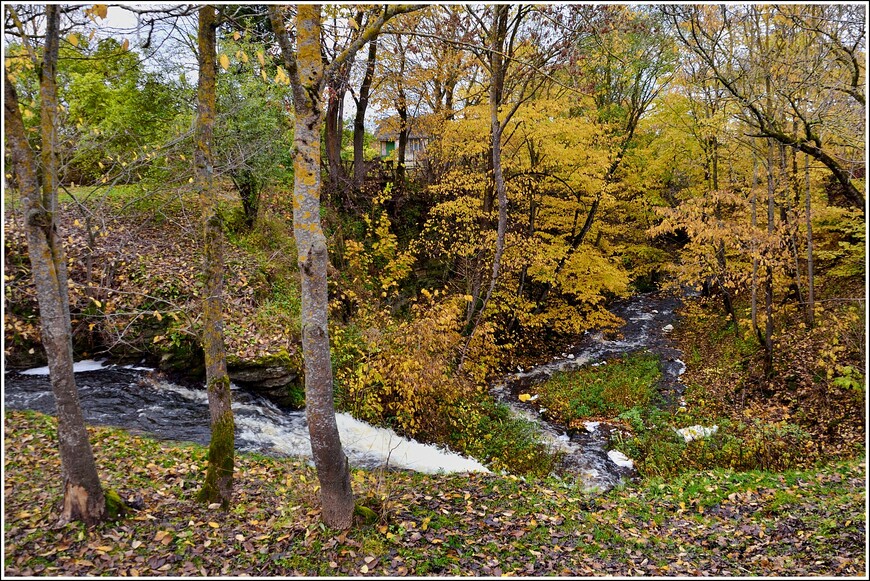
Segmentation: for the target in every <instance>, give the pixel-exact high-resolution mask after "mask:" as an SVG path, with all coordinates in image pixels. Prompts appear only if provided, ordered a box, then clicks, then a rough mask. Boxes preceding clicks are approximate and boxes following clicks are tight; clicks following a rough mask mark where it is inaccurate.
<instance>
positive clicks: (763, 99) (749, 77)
mask: <svg viewBox="0 0 870 581" xmlns="http://www.w3.org/2000/svg"><path fill="white" fill-rule="evenodd" d="M662 10H663V12H664V13H665V14H667V15H668V16H669V17H670V18H671V20H672V22H673V23H674V30H675V31H676V33H677V35H678V37H679V39H680V41H681V42H682V43H683V44H684V45H685V46H686V47H687V48H689V49H690V50H692V51H694V52H695V53H696V54H697V55H698V56H699V57H700V58H701V59H702V60H703V61H704V62H705V63H707V64H708V65H709V66H710V68H711V70H712V72H713V74H714V75H715V77H716V78H717V80H718V81H719V82H720V83H721V84H722V86H723V87H725V88H726V89H727V90H728V92H729V93H731V94H732V95H733V96H734V97H735V98H736V99H737V101H738V102H739V103H740V105H741V106H742V107H743V114H742V115H741V117H742V118H743V120H744V121H745V122H746V123H747V124H748V125H749V126H750V127H752V128H753V129H754V130H755V134H756V135H757V136H758V137H764V138H771V139H773V140H775V141H777V142H779V143H782V144H783V145H786V146H788V147H792V148H795V149H798V150H800V151H802V152H803V153H805V154H807V155H810V156H811V157H813V158H814V159H816V160H818V161H819V162H821V163H822V164H824V165H825V167H827V168H828V170H830V172H831V173H832V174H833V176H834V178H835V179H836V180H837V182H838V183H839V184H840V186H841V188H842V192H843V196H844V197H845V199H846V200H847V201H848V202H849V204H851V205H852V206H854V207H857V208H861V209H862V210H864V193H863V192H862V191H861V189H859V184H858V183H856V181H855V179H854V178H855V175H854V172H853V169H852V168H850V167H849V165H850V164H847V163H845V162H844V161H843V159H844V157H845V158H846V159H848V158H849V157H850V156H849V155H846V156H844V155H843V152H848V151H858V150H859V149H860V147H861V144H863V133H861V134H860V135H852V136H848V135H846V134H847V133H849V132H850V131H852V130H854V129H855V127H854V126H858V127H862V126H863V123H861V122H860V119H858V118H853V119H854V122H853V123H852V125H853V127H849V123H844V122H843V120H844V118H848V117H850V110H851V109H850V108H846V107H843V106H842V104H841V103H840V102H839V100H838V99H837V98H836V95H837V93H838V92H839V93H842V94H843V95H846V96H847V97H848V98H849V99H851V100H854V101H856V102H858V103H859V104H861V105H863V102H864V92H863V89H862V88H861V83H860V79H861V78H862V77H864V75H866V72H865V71H863V70H862V69H863V67H862V66H861V60H859V59H857V58H855V57H856V56H857V55H858V54H860V53H859V50H860V47H861V46H862V43H863V42H864V39H865V29H864V23H863V18H860V17H859V18H853V19H850V18H841V14H840V13H839V11H838V10H837V9H836V7H827V6H826V7H802V9H791V8H789V9H786V10H784V11H782V12H781V11H779V10H778V9H777V8H776V7H775V6H765V7H763V9H762V10H758V9H756V8H755V7H742V6H725V5H722V6H688V5H686V6H666V7H662ZM761 20H765V21H766V22H768V23H769V26H770V37H771V38H770V43H771V51H758V50H752V49H751V47H750V46H749V44H750V43H751V42H752V38H753V37H754V36H756V35H757V32H758V30H757V29H758V26H759V22H760V21H761ZM803 26H806V32H807V33H813V34H816V35H817V42H815V43H814V50H816V51H817V52H816V56H815V58H814V59H813V64H812V66H811V67H808V66H807V65H806V63H804V64H800V65H799V64H797V61H796V58H803V56H802V55H801V56H800V57H797V56H796V55H795V54H789V53H788V51H787V50H786V49H787V47H788V44H789V41H788V38H789V37H791V36H793V32H794V28H795V27H803ZM795 68H798V69H801V68H805V69H806V71H805V72H804V73H802V75H801V77H800V78H799V79H797V82H796V81H795V78H794V74H793V72H794V69H795ZM759 71H764V73H765V74H766V76H765V81H764V83H761V84H760V83H758V82H757V79H758V77H759V75H758V74H757V73H758V72H759ZM768 83H769V88H770V89H771V91H772V93H765V90H766V88H767V84H768ZM831 89H834V90H831ZM771 95H772V96H775V97H776V98H775V99H772V98H771V99H768V98H767V97H768V96H771ZM782 111H787V112H788V114H789V115H791V116H792V117H793V118H795V119H797V120H798V121H799V128H800V132H799V133H798V134H794V133H792V131H791V130H790V126H791V122H790V120H789V119H785V120H784V119H783V116H782V114H781V112H782ZM829 128H836V129H835V131H826V130H827V129H829Z"/></svg>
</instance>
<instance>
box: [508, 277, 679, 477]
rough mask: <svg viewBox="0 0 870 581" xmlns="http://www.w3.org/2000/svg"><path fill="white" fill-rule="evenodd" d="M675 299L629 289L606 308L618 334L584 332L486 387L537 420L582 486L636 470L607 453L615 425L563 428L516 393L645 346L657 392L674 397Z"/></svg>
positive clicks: (676, 396) (676, 368) (676, 390)
mask: <svg viewBox="0 0 870 581" xmlns="http://www.w3.org/2000/svg"><path fill="white" fill-rule="evenodd" d="M680 304H681V302H680V300H679V299H678V298H675V297H669V296H665V295H661V294H656V293H651V294H640V295H634V296H632V297H631V298H629V299H627V300H625V301H622V302H620V303H617V304H616V305H615V306H614V307H613V308H611V312H613V313H614V314H616V315H618V316H619V317H620V318H622V319H623V320H625V324H624V325H623V326H622V327H621V328H620V329H619V331H618V335H620V337H619V338H617V339H607V338H605V337H604V336H603V335H602V334H601V333H586V334H585V335H584V336H583V337H582V339H581V340H580V341H579V342H578V343H577V344H576V345H574V346H573V347H571V348H570V349H568V350H566V351H565V352H564V353H563V354H561V356H558V357H556V358H554V359H553V360H552V361H550V362H548V363H545V364H543V365H538V366H536V367H534V368H533V369H530V370H527V371H526V370H521V371H518V372H517V373H515V374H513V375H511V376H509V377H507V378H505V379H504V381H502V382H501V383H499V384H498V385H495V386H494V387H493V388H492V389H491V393H492V394H493V395H494V396H495V397H496V398H497V399H499V400H500V401H502V402H504V403H506V404H508V405H509V406H510V407H511V408H512V410H513V411H514V413H516V414H518V415H520V416H522V417H525V418H528V419H531V420H533V421H535V422H536V423H538V424H539V425H540V427H541V429H542V431H543V432H544V434H545V436H546V437H547V438H548V439H549V441H550V442H551V444H552V445H553V447H554V448H556V449H559V450H562V451H564V452H565V459H564V461H563V470H564V471H565V472H567V473H571V474H576V475H577V478H578V479H579V480H581V481H582V483H583V486H584V487H585V488H587V489H594V488H598V489H599V490H609V489H610V488H613V487H614V486H616V485H617V484H619V483H620V482H624V481H625V480H627V479H630V478H633V477H635V476H636V475H637V473H636V471H635V470H634V468H633V467H629V466H625V465H620V464H622V463H624V464H627V463H628V462H625V460H627V459H625V458H624V457H620V455H618V454H617V453H615V452H610V453H608V452H609V450H608V448H609V443H610V440H611V437H612V436H613V434H614V431H615V430H617V429H618V428H617V427H616V426H614V425H610V424H608V423H607V422H595V423H590V424H587V429H586V430H585V431H579V432H578V431H568V430H566V428H565V427H564V426H559V425H556V424H554V423H552V422H550V421H548V420H547V419H546V416H545V415H544V416H542V415H541V414H540V413H538V411H537V409H536V407H535V406H534V405H532V404H530V403H525V402H521V401H519V399H518V396H519V394H520V393H522V392H527V391H529V388H530V387H532V386H534V385H535V384H537V383H541V382H543V381H546V380H547V379H549V378H550V377H552V375H553V374H554V373H556V372H561V371H573V370H577V369H580V368H581V367H585V366H588V365H602V364H603V365H606V361H607V360H608V359H612V358H615V357H620V356H623V355H626V354H628V353H633V352H636V351H641V350H648V351H650V352H652V353H654V354H656V355H658V356H659V358H660V364H661V368H662V379H661V381H660V382H659V386H658V390H659V393H660V394H661V395H662V397H663V398H664V400H665V401H666V402H674V401H677V400H678V399H679V398H680V397H681V395H682V392H683V390H684V386H683V385H682V384H681V383H680V381H679V377H680V375H682V373H683V372H684V371H685V365H684V364H683V362H682V361H680V357H681V356H682V353H681V352H680V351H678V350H677V349H674V348H672V347H671V346H670V345H669V342H668V340H667V334H668V331H667V326H668V325H671V326H672V325H673V324H674V322H675V321H676V318H677V317H676V314H675V310H676V309H677V308H678V307H679V306H680ZM614 460H616V461H614Z"/></svg>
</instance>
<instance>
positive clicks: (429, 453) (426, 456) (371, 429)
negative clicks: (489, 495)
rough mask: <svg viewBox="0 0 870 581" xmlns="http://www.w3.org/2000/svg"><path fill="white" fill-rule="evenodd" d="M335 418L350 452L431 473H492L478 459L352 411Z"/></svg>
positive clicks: (342, 439) (395, 465) (342, 438)
mask: <svg viewBox="0 0 870 581" xmlns="http://www.w3.org/2000/svg"><path fill="white" fill-rule="evenodd" d="M335 419H336V422H337V423H338V431H339V433H340V434H341V442H342V444H343V445H344V447H345V449H347V451H348V452H349V453H357V454H360V455H362V456H364V457H365V456H371V455H374V456H378V457H382V458H384V459H386V460H387V461H388V462H389V465H390V466H394V467H397V468H407V469H410V470H415V471H417V472H425V473H428V474H434V473H437V472H489V470H487V469H486V467H485V466H483V465H482V464H481V463H480V462H478V461H477V460H473V459H471V458H466V457H464V456H460V455H459V454H456V453H455V452H449V451H445V450H441V449H439V448H437V447H435V446H430V445H427V444H421V443H420V442H416V441H414V440H409V439H407V438H403V437H401V436H399V435H398V434H396V433H395V432H393V431H392V430H387V429H385V428H378V427H375V426H371V425H369V424H367V423H365V422H361V421H359V420H357V419H356V418H354V417H353V416H350V415H348V414H336V418H335Z"/></svg>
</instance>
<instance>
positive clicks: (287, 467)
mask: <svg viewBox="0 0 870 581" xmlns="http://www.w3.org/2000/svg"><path fill="white" fill-rule="evenodd" d="M4 429H5V446H6V450H5V451H6V463H5V482H4V486H5V497H6V498H5V500H6V502H5V519H6V526H5V530H4V545H5V549H6V560H5V562H4V572H5V574H6V575H68V576H84V575H117V576H133V575H155V576H161V575H166V576H169V575H242V574H252V575H261V576H274V575H377V576H388V575H389V576H392V575H465V574H479V575H494V576H497V575H502V574H515V575H566V576H567V575H607V574H612V575H642V574H647V575H681V576H694V575H701V574H712V575H830V576H833V575H836V576H843V575H861V574H863V573H864V572H865V570H866V560H865V554H864V547H865V539H866V515H865V512H864V498H865V494H866V488H865V474H866V465H865V463H864V462H863V461H846V462H841V463H837V464H832V465H830V466H829V467H826V468H823V469H817V470H808V471H788V472H784V473H781V474H776V473H770V472H759V471H750V472H743V473H735V472H731V471H726V470H711V471H703V472H693V473H687V474H684V475H680V476H678V477H675V478H672V479H667V480H663V479H650V480H648V481H646V482H645V483H643V484H642V485H636V486H632V487H626V488H623V489H618V490H614V491H612V492H610V493H608V494H606V495H603V496H600V497H589V496H586V495H584V494H583V493H581V492H580V491H579V490H578V489H577V487H575V486H574V485H573V484H572V483H570V482H565V481H561V480H557V479H546V480H535V481H525V480H523V479H517V478H515V477H503V476H497V475H446V476H445V475H435V476H427V475H420V474H412V473H404V472H401V473H400V472H390V473H378V472H365V471H354V472H353V486H354V491H355V493H356V495H357V498H358V500H359V501H360V502H361V503H362V504H364V505H366V506H368V507H370V508H372V509H374V510H375V511H376V512H377V513H378V515H379V520H378V521H377V522H374V523H370V524H362V523H358V524H357V525H356V526H355V527H354V528H353V529H352V530H351V531H349V532H346V533H342V534H336V533H335V532H333V531H330V530H327V529H324V528H323V527H322V525H320V522H319V512H318V503H317V500H316V498H317V497H316V488H315V487H316V478H315V474H314V471H313V469H312V468H310V467H309V466H308V465H307V464H306V463H305V462H304V461H298V460H291V459H271V458H267V457H261V456H256V455H250V454H244V455H241V456H240V457H239V458H238V460H237V468H236V469H237V472H236V479H237V482H236V486H237V488H236V495H235V505H234V507H233V508H232V509H231V510H230V511H229V512H226V513H223V512H220V511H219V510H215V509H211V508H208V507H206V506H203V505H199V504H197V503H196V502H194V500H193V497H194V495H195V492H196V490H197V489H198V487H199V484H200V482H201V479H202V472H203V470H204V468H205V449H203V448H201V447H198V446H189V445H178V444H170V443H165V442H156V441H154V440H151V439H147V438H141V437H138V436H133V435H130V434H128V433H126V432H123V431H120V430H114V429H107V428H95V429H91V430H90V432H91V438H92V441H93V442H94V447H95V452H96V455H97V464H98V466H99V468H100V472H101V476H102V478H103V481H104V484H105V485H106V486H107V487H111V488H113V489H115V490H117V491H118V492H119V493H120V494H121V495H122V496H124V497H127V498H130V497H138V498H140V499H141V503H142V508H141V509H140V510H138V511H136V512H131V513H130V514H129V515H128V517H127V518H126V519H124V520H122V521H119V522H114V523H106V524H104V525H101V526H98V527H96V528H94V529H91V530H86V529H84V528H83V527H82V526H81V525H77V524H70V525H66V526H64V527H61V528H56V527H54V524H55V521H56V518H57V515H58V511H57V505H58V503H59V502H60V498H61V497H60V486H59V485H60V477H59V466H58V464H57V452H56V443H55V441H54V438H55V421H54V420H53V419H52V418H50V417H47V416H43V415H39V414H35V413H30V412H27V413H22V412H7V415H6V417H5V418H4Z"/></svg>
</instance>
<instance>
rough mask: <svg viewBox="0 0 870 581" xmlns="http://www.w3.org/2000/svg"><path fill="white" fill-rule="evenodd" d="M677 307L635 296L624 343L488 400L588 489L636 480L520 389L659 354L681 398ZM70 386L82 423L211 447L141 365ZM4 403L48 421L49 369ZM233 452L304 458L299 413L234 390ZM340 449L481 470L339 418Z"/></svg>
mask: <svg viewBox="0 0 870 581" xmlns="http://www.w3.org/2000/svg"><path fill="white" fill-rule="evenodd" d="M678 305H679V300H678V299H675V298H668V297H663V296H659V295H635V296H634V297H631V298H630V299H628V300H626V301H624V302H622V303H620V304H617V305H616V306H615V307H614V308H613V312H614V313H615V314H617V315H619V316H620V317H622V318H623V319H625V321H626V324H625V325H624V326H623V328H622V329H621V333H622V338H621V339H618V340H607V339H605V338H604V337H603V336H602V335H601V334H600V333H587V334H586V335H584V336H583V338H582V339H581V341H580V342H579V343H578V344H577V345H576V346H574V347H572V348H571V350H570V351H569V352H566V353H564V354H563V355H562V356H561V357H557V358H555V359H554V360H553V361H551V362H548V363H545V364H543V365H539V366H537V367H535V368H534V369H531V370H529V371H522V370H519V371H518V373H516V374H513V375H511V376H509V377H507V378H505V379H504V380H503V381H502V382H499V383H498V384H497V385H495V386H494V387H493V388H492V393H493V395H494V396H495V397H496V398H497V399H499V400H501V401H503V402H505V403H507V404H508V405H509V406H510V407H511V408H512V410H513V411H514V412H515V413H517V414H521V415H523V416H525V417H527V418H529V419H531V420H533V421H535V422H537V423H538V424H539V425H540V426H541V429H542V431H543V433H544V436H545V437H546V438H548V439H549V441H550V442H551V443H552V445H553V446H554V447H557V448H559V449H561V450H563V451H564V452H565V460H564V464H563V467H564V469H565V471H566V472H569V473H574V474H576V475H577V477H578V478H579V479H580V480H581V482H582V484H583V486H584V487H586V488H588V489H592V488H599V489H601V490H606V489H609V488H612V487H613V486H615V485H616V484H617V483H619V482H620V481H622V480H624V479H626V478H630V477H632V476H633V474H634V470H633V468H632V467H631V461H630V460H629V459H627V458H625V457H624V456H621V455H619V454H618V453H617V452H614V451H609V452H608V451H607V447H608V443H609V439H610V435H611V433H612V431H613V429H614V428H613V427H612V426H609V425H607V424H606V423H605V422H596V423H592V422H590V423H589V424H588V430H587V431H586V432H582V433H567V432H566V431H565V429H564V428H562V427H560V426H557V425H554V424H552V423H550V422H548V421H547V420H546V419H545V418H543V417H541V415H540V414H538V412H537V410H536V409H535V408H534V406H531V405H529V404H526V403H523V402H520V401H519V400H518V398H517V396H518V394H519V393H520V392H521V390H525V389H528V387H530V386H531V385H534V384H535V383H538V382H541V381H544V380H546V379H547V378H549V377H550V376H551V375H552V374H553V373H554V372H556V371H568V370H572V369H577V368H579V367H581V366H583V365H590V364H592V365H594V364H600V363H601V362H604V361H606V360H607V359H608V358H611V357H616V356H620V355H623V354H626V353H630V352H632V351H637V350H639V349H648V350H650V351H652V352H654V353H657V354H658V355H659V356H660V357H661V360H662V369H663V372H664V373H663V378H662V381H661V383H660V386H659V387H660V390H661V391H662V392H663V393H664V394H667V393H671V394H676V395H679V394H681V393H682V386H681V385H680V384H679V382H678V378H679V375H680V374H681V373H682V371H683V370H684V369H685V366H684V365H683V364H682V362H680V361H679V356H680V353H679V352H678V351H676V350H674V349H671V348H669V347H668V346H667V342H666V340H665V335H666V332H665V331H663V330H662V329H663V328H666V326H667V325H669V324H671V323H672V322H673V321H674V319H675V315H674V309H675V308H676V307H677V306H678ZM75 369H76V382H77V385H78V389H79V398H80V401H81V406H82V411H83V413H84V416H85V420H86V421H87V422H88V423H91V424H101V425H111V426H118V427H122V428H124V429H127V430H128V431H131V432H134V433H141V434H148V435H152V436H154V437H157V438H161V439H166V440H176V441H188V442H196V443H199V444H204V445H207V444H208V440H209V433H210V432H209V425H208V423H209V413H208V403H207V396H206V392H205V391H204V390H203V389H190V388H188V387H183V386H181V385H177V384H175V383H172V382H170V381H168V380H166V379H165V378H164V377H163V376H162V374H160V373H159V372H155V371H153V370H151V369H149V368H146V367H136V366H116V365H110V364H105V363H102V362H98V361H80V362H78V363H76V368H75ZM4 402H5V406H6V407H7V408H10V409H31V410H36V411H40V412H43V413H47V414H54V413H55V403H54V396H53V394H52V392H51V386H50V383H49V378H48V369H47V368H44V367H43V368H36V369H31V370H26V371H8V372H6V373H5V374H4ZM233 411H234V414H235V421H236V447H237V449H238V450H240V451H254V452H259V453H264V454H271V455H275V456H302V457H309V458H310V456H311V444H310V441H309V439H308V426H307V422H306V420H305V412H304V411H290V410H286V409H282V408H279V407H278V406H276V405H275V404H273V403H272V402H270V401H269V400H267V399H266V398H264V397H262V396H260V395H257V394H254V393H251V392H248V391H246V390H245V389H242V388H239V387H236V386H233ZM337 422H338V427H339V432H340V433H341V441H342V444H343V445H344V448H345V452H346V453H347V455H348V458H349V459H350V462H351V464H353V465H354V466H357V467H361V468H378V467H382V466H387V467H392V468H402V469H410V470H416V471H418V472H428V473H435V472H469V471H479V472H486V471H487V469H486V468H485V467H484V466H483V465H481V464H480V463H479V462H477V461H476V460H474V459H470V458H466V457H463V456H460V455H459V454H456V453H453V452H450V451H446V450H443V449H440V448H437V447H435V446H430V445H424V444H421V443H419V442H416V441H414V440H410V439H407V438H404V437H401V436H399V435H397V434H396V433H394V432H392V431H390V430H386V429H383V428H377V427H374V426H371V425H369V424H366V423H364V422H360V421H358V420H356V419H354V418H353V417H351V416H350V415H348V414H338V415H337Z"/></svg>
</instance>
